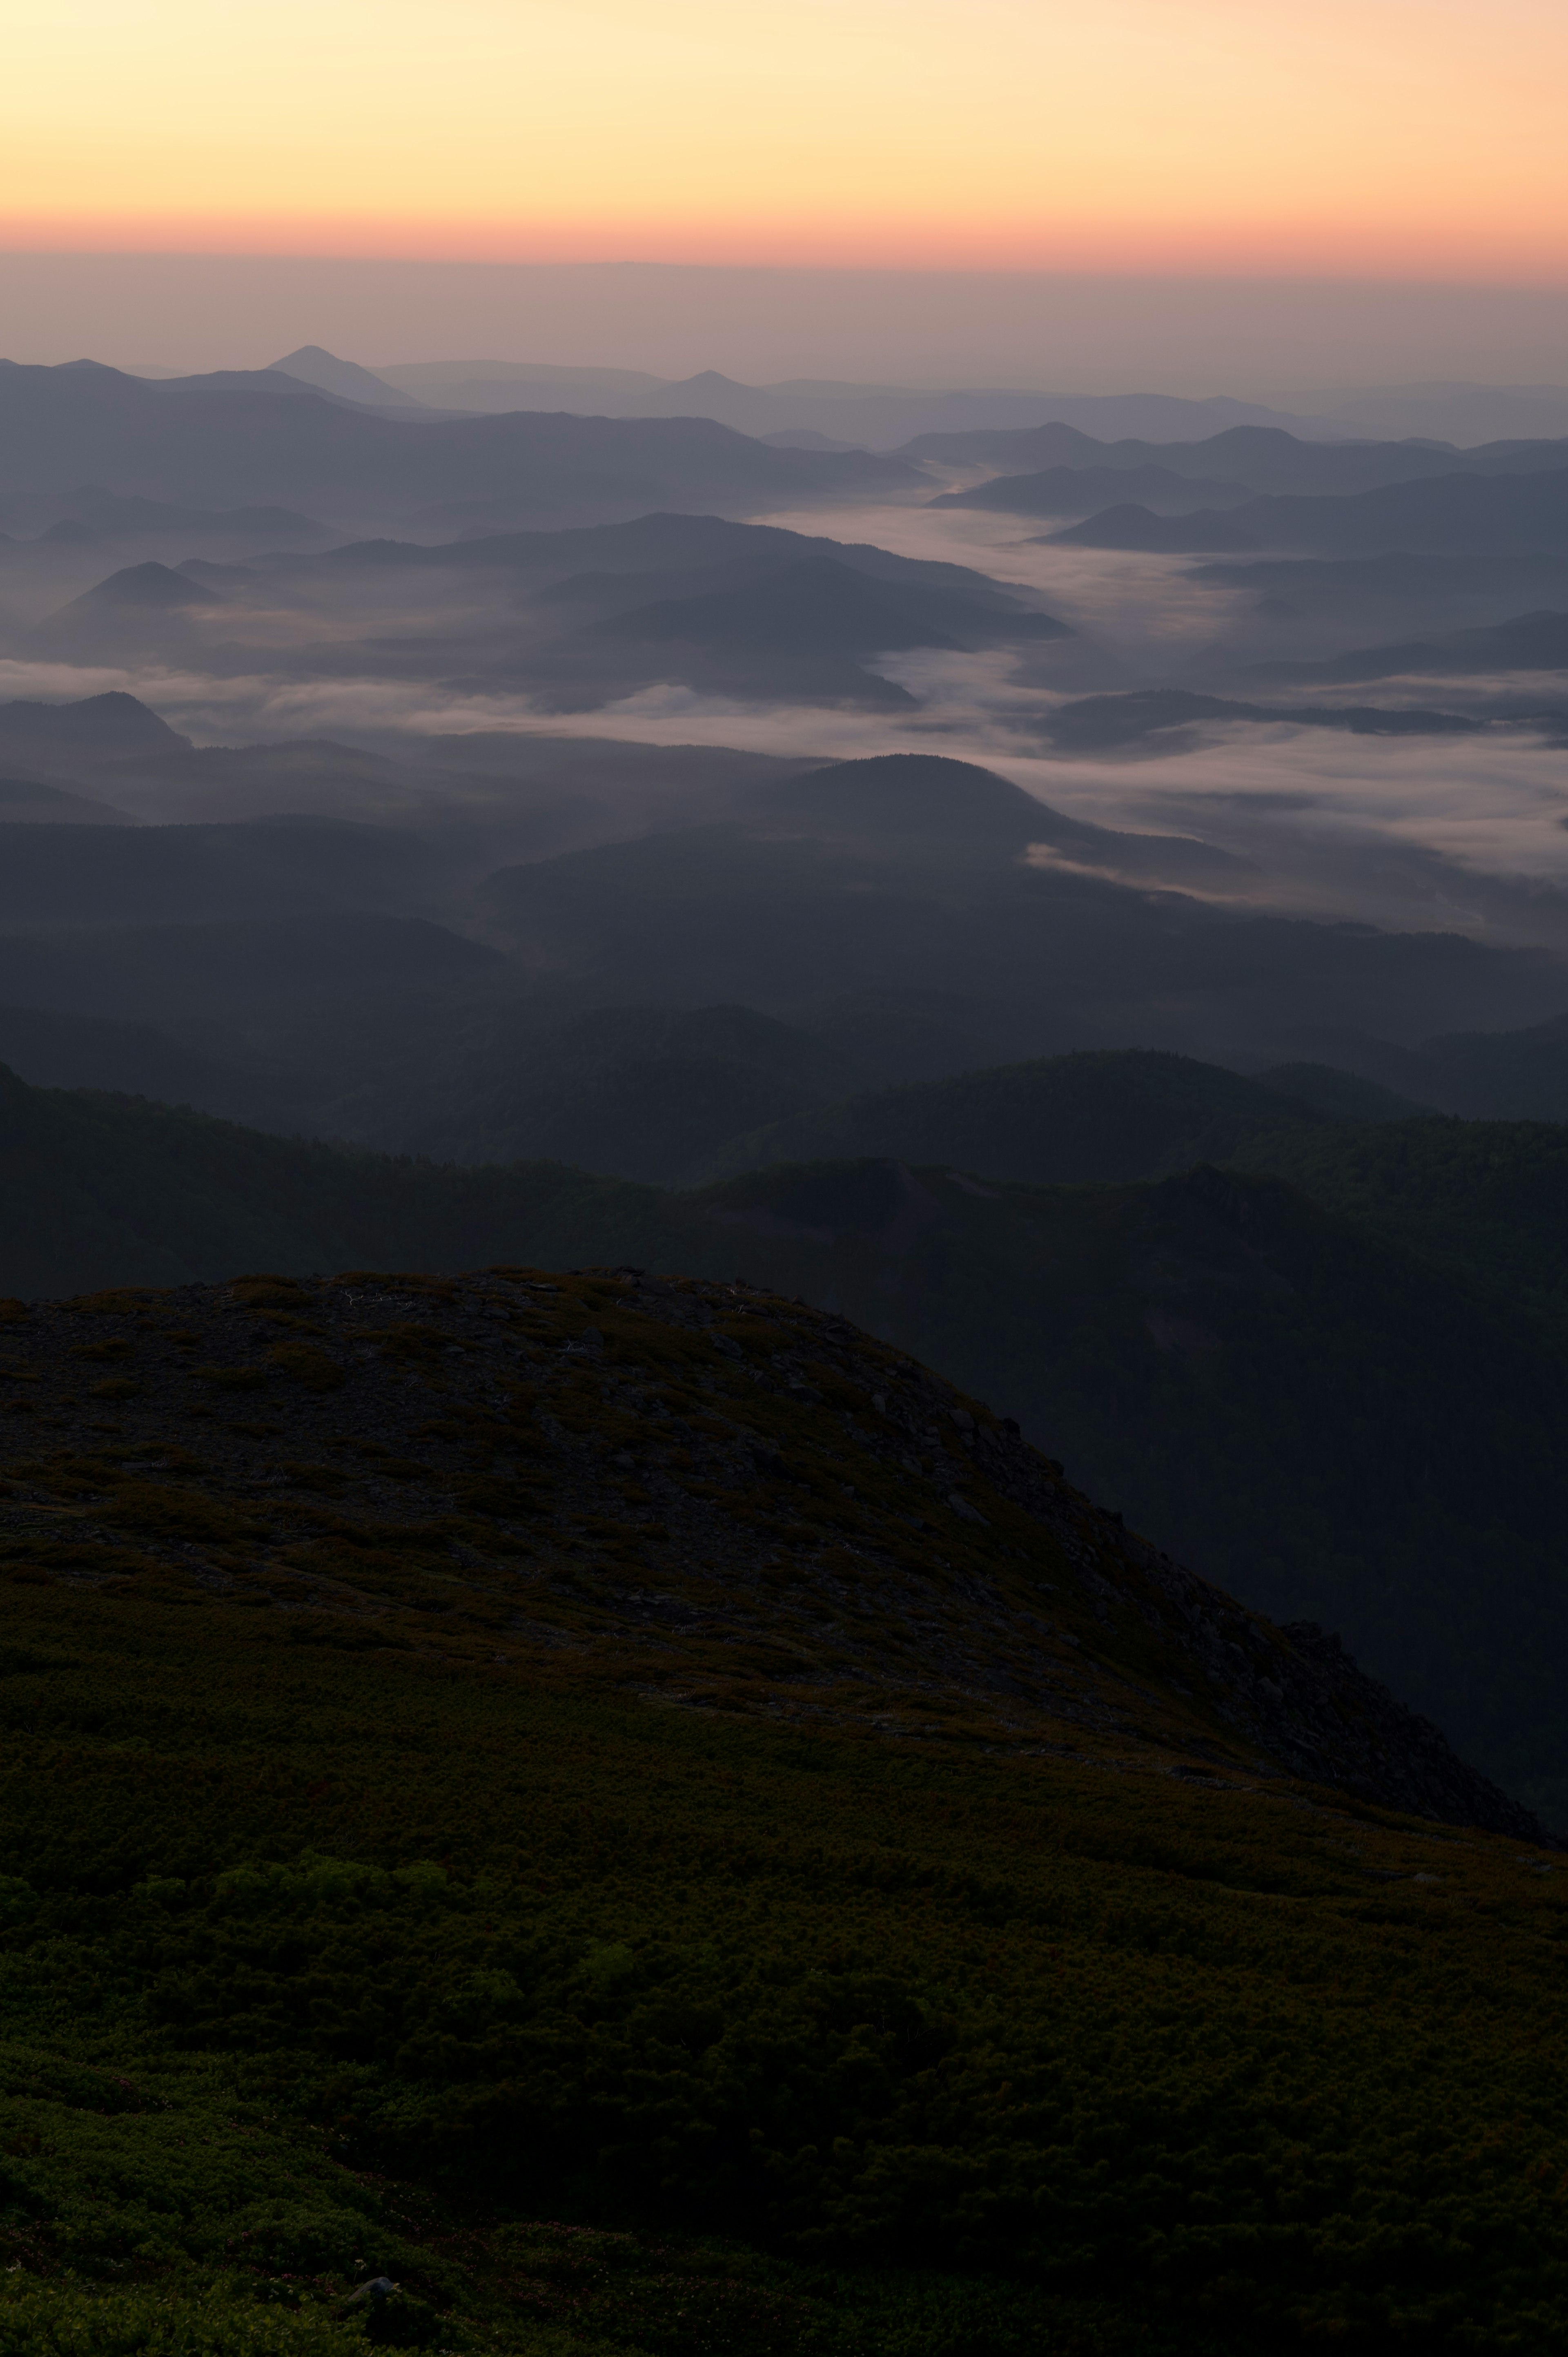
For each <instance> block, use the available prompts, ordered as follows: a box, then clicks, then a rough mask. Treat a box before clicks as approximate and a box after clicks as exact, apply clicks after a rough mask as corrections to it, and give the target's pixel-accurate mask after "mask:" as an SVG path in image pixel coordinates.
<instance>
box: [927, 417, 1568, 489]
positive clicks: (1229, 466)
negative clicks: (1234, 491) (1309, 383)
mask: <svg viewBox="0 0 1568 2357" xmlns="http://www.w3.org/2000/svg"><path fill="white" fill-rule="evenodd" d="M897 455H898V456H899V457H905V458H912V459H915V460H936V461H939V462H941V463H945V464H949V465H954V466H973V465H976V464H979V465H983V466H992V467H994V468H997V470H998V471H999V472H1000V473H1002V474H1005V475H1011V474H1015V473H1017V472H1019V471H1021V470H1022V469H1024V468H1047V467H1072V468H1079V467H1095V468H1117V469H1122V468H1137V467H1148V466H1155V467H1159V468H1162V469H1163V470H1165V471H1166V472H1170V473H1176V474H1181V475H1193V476H1208V477H1210V478H1212V479H1217V480H1219V481H1221V482H1224V483H1226V484H1237V483H1240V484H1243V485H1245V486H1246V487H1247V488H1248V489H1250V490H1253V491H1262V492H1268V493H1270V494H1280V495H1283V494H1294V493H1303V494H1310V493H1313V492H1319V493H1324V494H1326V495H1329V496H1335V497H1344V496H1348V495H1350V494H1353V493H1355V492H1358V491H1368V490H1377V489H1379V488H1380V487H1382V486H1384V485H1389V484H1394V483H1403V482H1411V481H1414V480H1416V479H1427V478H1431V477H1434V476H1440V475H1455V474H1475V475H1509V474H1539V473H1542V472H1546V471H1548V470H1553V469H1561V468H1563V467H1565V466H1568V440H1563V441H1557V440H1552V441H1546V442H1493V443H1486V444H1482V445H1481V446H1479V447H1477V448H1475V449H1469V450H1459V449H1455V448H1453V447H1449V446H1445V445H1443V444H1434V443H1432V442H1427V441H1411V442H1373V441H1343V440H1334V441H1322V442H1318V441H1305V440H1303V439H1302V438H1301V436H1299V435H1296V434H1291V433H1288V432H1286V431H1284V430H1283V428H1281V427H1279V426H1277V425H1233V426H1229V427H1227V428H1226V430H1225V431H1224V432H1223V433H1219V434H1215V435H1211V436H1208V438H1207V439H1206V440H1204V441H1201V442H1197V441H1181V442H1152V441H1133V440H1126V441H1119V442H1096V441H1092V440H1090V437H1089V436H1086V435H1075V434H1072V433H1071V432H1070V431H1069V428H1067V427H1065V426H1046V427H1042V428H1036V429H1035V430H1034V431H1033V432H1028V433H1022V434H1005V433H999V434H968V435H965V434H958V435H932V434H928V435H921V436H919V437H918V439H917V440H915V441H913V442H910V443H908V444H906V445H905V446H904V447H903V448H902V449H901V450H900V451H899V452H898V453H897Z"/></svg>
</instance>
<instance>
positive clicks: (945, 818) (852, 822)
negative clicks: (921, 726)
mask: <svg viewBox="0 0 1568 2357" xmlns="http://www.w3.org/2000/svg"><path fill="white" fill-rule="evenodd" d="M763 806H764V808H765V809H766V810H768V812H769V813H773V814H774V815H776V816H778V817H780V818H792V819H797V820H800V822H801V823H811V825H812V826H814V827H824V828H827V829H829V830H830V831H836V832H850V833H854V834H862V833H864V834H915V835H943V834H950V835H953V836H955V837H957V838H960V839H963V840H972V839H975V838H982V839H985V840H989V841H996V840H998V839H1000V840H1002V841H1004V842H1015V843H1018V844H1026V843H1031V842H1034V841H1036V840H1037V839H1038V838H1039V837H1040V835H1041V832H1042V823H1043V822H1045V821H1046V820H1047V819H1048V817H1049V815H1050V814H1049V813H1047V812H1046V811H1044V810H1043V808H1042V806H1041V804H1040V803H1038V802H1036V800H1035V798H1034V796H1033V795H1032V794H1026V792H1025V791H1024V789H1023V788H1022V786H1015V785H1014V784H1013V783H1012V782H1011V781H1010V780H1008V779H1006V778H999V777H998V776H997V774H996V772H995V770H983V769H982V768H981V767H980V765H979V764H978V763H977V762H974V761H954V760H950V759H948V757H947V756H946V755H945V754H940V753H881V754H877V755H876V756H875V757H874V758H873V759H870V760H867V761H834V762H832V763H831V764H830V765H829V767H828V768H826V769H823V770H810V771H809V772H808V773H807V775H806V776H805V777H803V778H790V779H789V780H786V782H785V783H784V784H783V785H780V786H775V787H773V788H772V789H771V790H770V791H769V792H768V794H767V796H766V797H765V800H764V805H763Z"/></svg>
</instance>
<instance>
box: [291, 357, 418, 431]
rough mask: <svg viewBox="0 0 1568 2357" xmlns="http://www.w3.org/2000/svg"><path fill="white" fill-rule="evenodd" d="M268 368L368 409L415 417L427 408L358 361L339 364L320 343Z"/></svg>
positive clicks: (336, 358) (411, 395)
mask: <svg viewBox="0 0 1568 2357" xmlns="http://www.w3.org/2000/svg"><path fill="white" fill-rule="evenodd" d="M271 367H272V368H273V369H275V370H277V371H279V373H280V374H282V375H284V376H292V377H295V378H296V379H297V380H298V382H300V383H301V384H309V385H314V386H315V387H316V388H317V391H318V392H321V393H337V394H338V395H339V396H340V397H341V398H342V399H344V400H346V401H357V402H360V403H361V404H364V405H365V406H366V407H368V408H372V409H408V410H413V412H415V413H416V414H417V413H418V412H420V411H421V410H423V409H424V408H425V407H426V406H427V404H425V403H424V402H419V401H415V399H414V397H413V393H404V392H403V391H402V390H401V388H400V387H399V386H397V385H395V384H388V383H387V382H386V380H385V378H384V377H379V376H375V375H373V374H372V373H371V371H370V370H369V369H367V368H361V367H360V364H359V362H358V361H340V360H339V359H338V356H337V354H336V353H335V352H328V351H324V350H322V348H321V346H320V345H319V344H301V346H300V348H299V350H298V351H296V352H287V353H285V356H284V358H283V359H282V360H281V361H273V362H272V363H271Z"/></svg>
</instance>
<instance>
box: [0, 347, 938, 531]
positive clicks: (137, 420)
mask: <svg viewBox="0 0 1568 2357" xmlns="http://www.w3.org/2000/svg"><path fill="white" fill-rule="evenodd" d="M62 479H63V480H65V481H68V482H70V481H81V480H82V479H100V480H107V481H109V482H110V483H111V484H113V486H114V487H115V488H116V489H117V490H122V491H125V492H134V493H135V494H137V495H139V496H141V497H145V498H151V499H159V500H175V501H191V502H193V503H195V504H197V505H199V506H204V507H228V506H238V505H241V504H245V505H250V504H253V503H255V502H257V501H263V502H269V503H270V502H272V501H274V500H276V501H281V502H282V503H283V504H285V505H287V506H295V505H299V506H302V507H303V508H305V509H306V511H314V510H315V509H316V508H317V507H318V506H320V507H324V508H326V509H328V510H329V511H331V512H332V513H333V514H335V515H339V516H342V515H353V514H377V515H386V516H392V515H404V516H414V515H421V516H424V515H430V516H438V515H442V514H446V515H449V516H450V517H451V518H452V519H453V522H454V523H456V522H462V521H467V520H468V519H469V517H470V516H471V517H472V520H474V521H492V520H494V521H498V522H506V521H507V519H508V518H509V516H511V517H516V518H518V519H520V520H521V517H523V516H532V515H538V516H540V517H541V518H542V519H546V520H548V519H553V520H557V521H560V522H593V521H596V520H597V519H599V518H600V517H603V516H607V515H631V514H636V513H639V512H640V511H645V510H647V509H650V508H658V507H663V508H682V507H686V508H703V509H713V508H714V507H718V508H732V509H733V508H739V509H741V510H742V511H745V510H746V509H747V508H752V509H756V508H761V507H766V506H768V505H772V506H778V505H779V504H781V503H784V502H787V501H789V500H799V499H801V498H805V497H821V496H832V495H833V494H834V493H835V492H838V491H843V492H850V491H855V492H860V493H865V491H867V490H871V489H873V488H876V489H883V488H886V489H895V488H897V487H900V486H902V485H903V484H905V483H907V482H908V481H910V480H912V479H914V478H913V475H912V471H911V470H910V469H909V468H907V467H905V466H904V464H903V463H902V462H901V461H898V460H894V459H887V458H873V457H865V456H864V455H860V454H851V455H850V456H847V457H845V456H841V455H837V454H832V453H829V454H824V453H821V452H814V451H805V450H776V449H770V448H768V447H766V446H765V445H763V444H761V443H758V442H755V441H752V440H749V439H748V438H747V437H746V436H743V435H738V434H734V433H731V432H730V431H729V430H728V429H727V428H725V427H724V426H721V425H714V424H712V423H710V422H708V421H706V420H703V419H690V418H684V419H683V418H671V419H653V418H650V419H639V420H634V421H625V420H620V419H613V418H590V417H570V416H564V415H550V414H522V413H519V414H511V415H508V416H500V417H475V418H470V419H463V420H458V421H456V422H447V423H443V422H440V421H437V422H436V423H435V424H424V423H415V422H413V421H404V420H401V419H399V418H397V417H395V416H394V415H392V414H388V413H386V412H385V411H381V412H372V411H370V410H363V409H358V408H352V407H347V406H345V405H343V404H341V403H340V402H338V401H335V400H333V399H332V398H330V397H329V396H328V395H327V394H325V393H319V392H317V391H316V390H315V389H313V388H312V387H309V386H306V385H303V384H300V383H298V382H296V381H295V379H293V378H292V377H288V376H285V375H282V374H279V373H278V372H277V371H258V372H255V374H254V375H253V376H252V377H245V376H243V375H242V376H241V378H240V379H239V381H238V382H236V383H234V384H232V385H227V386H226V385H225V383H224V382H222V381H221V380H219V379H200V378H196V379H175V380H172V381H168V382H157V383H149V382H144V381H143V380H141V379H138V378H134V377H128V376H123V375H121V374H120V373H119V372H118V371H115V370H113V369H105V368H100V367H98V366H97V365H95V364H94V363H91V362H87V361H80V362H73V363H71V364H70V365H69V366H67V367H64V368H59V369H45V368H25V367H20V366H18V365H17V364H16V363H15V362H10V361H7V362H5V363H3V364H0V491H4V490H12V491H27V490H43V489H47V488H48V487H49V486H51V485H53V484H56V483H59V481H61V480H62Z"/></svg>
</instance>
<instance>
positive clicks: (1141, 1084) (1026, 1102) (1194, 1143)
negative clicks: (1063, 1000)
mask: <svg viewBox="0 0 1568 2357" xmlns="http://www.w3.org/2000/svg"><path fill="white" fill-rule="evenodd" d="M1316 1120H1317V1115H1316V1113H1314V1112H1312V1111H1311V1110H1309V1109H1308V1108H1307V1107H1306V1106H1305V1105H1303V1104H1300V1103H1291V1102H1289V1101H1287V1100H1286V1099H1284V1098H1283V1097H1282V1096H1281V1095H1280V1094H1279V1093H1278V1092H1277V1091H1276V1090H1274V1089H1272V1088H1265V1087H1263V1086H1262V1084H1261V1083H1260V1082H1256V1081H1247V1080H1243V1079H1242V1078H1241V1076H1240V1073H1237V1072H1227V1071H1220V1070H1219V1067H1218V1066H1216V1065H1213V1064H1201V1063H1197V1062H1196V1061H1195V1060H1193V1059H1192V1058H1190V1057H1187V1056H1167V1055H1157V1054H1149V1053H1140V1052H1139V1051H1137V1050H1120V1051H1105V1052H1101V1053H1098V1054H1086V1055H1077V1056H1057V1057H1047V1058H1043V1059H1041V1060H1039V1061H1038V1062H1036V1063H1027V1064H1004V1065H1000V1066H997V1067H995V1068H994V1069H993V1070H990V1071H978V1072H961V1073H960V1074H959V1075H958V1076H957V1078H956V1079H953V1080H947V1081H929V1082H923V1083H921V1084H920V1085H918V1086H916V1087H911V1088H903V1089H885V1090H881V1091H878V1092H875V1093H873V1094H869V1095H864V1096H856V1097H851V1098H849V1099H847V1100H844V1101H843V1102H841V1103H836V1104H830V1105H824V1106H822V1107H820V1108H819V1109H816V1110H814V1111H811V1112H809V1113H802V1114H797V1115H796V1116H795V1117H794V1119H792V1120H789V1121H783V1122H775V1123H774V1124H773V1125H771V1127H769V1128H768V1129H761V1130H757V1131H754V1132H753V1133H752V1134H751V1135H747V1136H737V1137H734V1138H731V1139H730V1140H729V1141H728V1143H727V1144H726V1145H725V1147H724V1149H723V1151H722V1152H721V1153H719V1154H716V1155H714V1156H711V1157H708V1158H707V1159H706V1160H705V1161H704V1162H703V1163H701V1164H698V1165H695V1166H694V1167H693V1169H692V1171H691V1172H690V1173H689V1174H688V1179H687V1183H688V1184H693V1185H704V1184H707V1183H709V1182H710V1181H712V1180H714V1179H727V1178H732V1177H735V1176H736V1175H737V1174H738V1173H740V1172H741V1171H745V1170H757V1169H762V1168H769V1167H771V1166H773V1165H774V1164H777V1163H781V1162H826V1161H846V1160H848V1161H853V1160H858V1159H860V1158H862V1157H865V1156H867V1155H877V1156H882V1155H890V1156H893V1157H897V1159H898V1160H900V1161H904V1162H921V1163H925V1162H950V1163H952V1164H954V1165H956V1167H957V1168H959V1169H961V1170H970V1171H975V1172H978V1173H979V1174H980V1175H981V1176H982V1177H983V1178H987V1179H1022V1180H1026V1181H1030V1182H1033V1183H1035V1184H1038V1185H1059V1184H1062V1183H1065V1182H1071V1181H1076V1180H1081V1179H1149V1178H1155V1177H1158V1176H1160V1175H1162V1174H1163V1173H1165V1172H1166V1171H1172V1170H1185V1169H1187V1168H1190V1166H1191V1165H1192V1164H1193V1163H1195V1162H1204V1161H1208V1162H1219V1161H1229V1160H1230V1159H1232V1158H1233V1157H1236V1156H1237V1155H1238V1154H1239V1153H1240V1151H1241V1150H1242V1148H1243V1147H1244V1146H1246V1145H1247V1144H1248V1143H1249V1142H1250V1141H1251V1139H1252V1138H1253V1137H1254V1136H1256V1135H1272V1134H1273V1132H1274V1131H1275V1130H1276V1129H1278V1128H1280V1127H1282V1126H1284V1125H1292V1126H1294V1125H1300V1124H1305V1125H1307V1126H1308V1127H1312V1126H1314V1125H1316Z"/></svg>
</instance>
